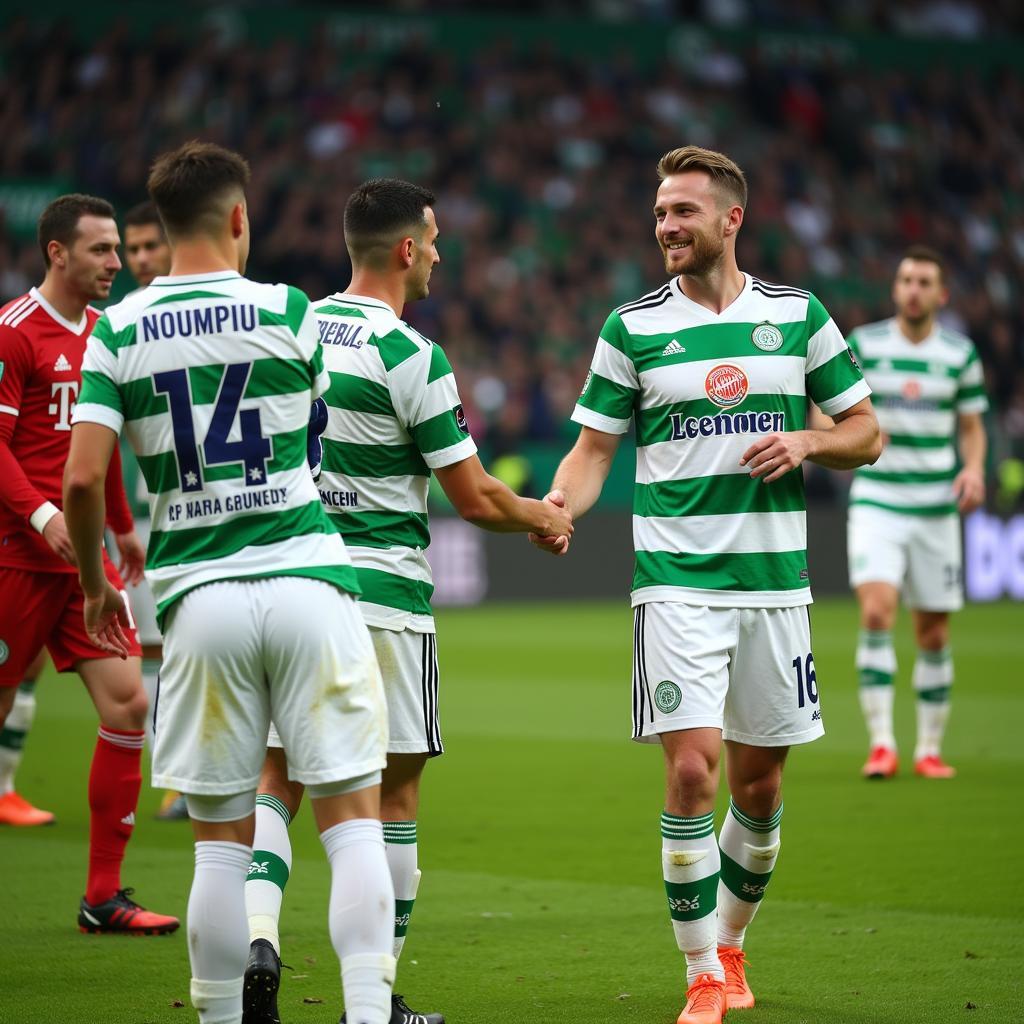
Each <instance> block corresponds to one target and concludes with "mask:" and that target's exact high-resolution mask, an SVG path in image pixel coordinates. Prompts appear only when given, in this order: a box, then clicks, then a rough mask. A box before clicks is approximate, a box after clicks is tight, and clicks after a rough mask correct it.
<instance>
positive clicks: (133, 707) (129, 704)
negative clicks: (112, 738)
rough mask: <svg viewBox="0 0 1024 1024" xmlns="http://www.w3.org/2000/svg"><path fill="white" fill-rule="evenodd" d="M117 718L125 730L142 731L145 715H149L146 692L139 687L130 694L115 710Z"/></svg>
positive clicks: (144, 724)
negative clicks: (123, 724)
mask: <svg viewBox="0 0 1024 1024" xmlns="http://www.w3.org/2000/svg"><path fill="white" fill-rule="evenodd" d="M117 712H118V715H119V717H120V718H121V719H122V720H123V721H124V723H125V728H127V729H144V728H145V726H146V715H148V714H149V699H148V698H147V697H146V691H145V690H144V689H143V688H142V687H141V686H140V687H139V688H138V689H137V690H135V691H134V692H133V693H131V694H130V695H129V696H128V697H127V698H126V699H125V700H124V701H122V702H121V703H120V704H119V705H118V708H117Z"/></svg>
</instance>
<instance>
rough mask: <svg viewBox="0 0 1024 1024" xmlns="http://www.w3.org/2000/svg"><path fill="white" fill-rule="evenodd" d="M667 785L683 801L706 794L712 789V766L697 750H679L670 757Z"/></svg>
mask: <svg viewBox="0 0 1024 1024" xmlns="http://www.w3.org/2000/svg"><path fill="white" fill-rule="evenodd" d="M669 785H670V786H672V787H674V789H675V791H676V793H677V794H678V795H679V796H680V797H681V798H682V802H684V803H687V802H689V800H690V799H692V798H695V797H703V796H706V795H707V794H708V793H711V792H713V790H714V769H713V766H712V765H710V764H709V763H708V760H707V758H706V757H704V755H703V754H701V753H700V752H699V751H695V750H686V751H681V752H679V753H678V754H677V755H676V756H675V757H674V758H673V759H672V763H671V765H670V771H669Z"/></svg>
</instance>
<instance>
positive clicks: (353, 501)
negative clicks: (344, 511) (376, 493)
mask: <svg viewBox="0 0 1024 1024" xmlns="http://www.w3.org/2000/svg"><path fill="white" fill-rule="evenodd" d="M320 501H321V502H322V503H323V504H324V505H326V506H327V507H328V508H354V507H355V506H357V505H358V504H359V495H358V493H357V492H356V491H325V490H323V489H321V490H320Z"/></svg>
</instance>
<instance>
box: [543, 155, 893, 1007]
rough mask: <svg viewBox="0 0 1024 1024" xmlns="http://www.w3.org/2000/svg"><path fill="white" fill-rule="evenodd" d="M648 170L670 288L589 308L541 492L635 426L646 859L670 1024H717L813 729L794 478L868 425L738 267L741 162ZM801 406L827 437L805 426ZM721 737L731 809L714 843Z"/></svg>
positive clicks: (837, 350)
mask: <svg viewBox="0 0 1024 1024" xmlns="http://www.w3.org/2000/svg"><path fill="white" fill-rule="evenodd" d="M658 175H659V177H660V178H661V186H660V187H659V189H658V194H657V198H656V200H655V205H654V217H655V237H656V239H657V241H658V244H659V246H660V248H661V251H662V255H663V257H664V260H665V269H666V270H667V271H668V273H669V274H670V275H672V276H671V280H669V281H668V282H667V283H666V284H664V285H663V286H662V287H661V288H659V289H657V290H656V291H654V292H651V293H650V294H649V295H645V296H644V297H643V298H641V299H638V300H637V301H636V302H631V303H627V304H626V305H625V306H622V307H620V308H619V309H617V310H616V311H615V312H613V313H612V314H611V316H609V317H608V320H607V322H606V323H605V326H604V329H603V330H602V332H601V336H600V338H599V340H598V342H597V350H596V353H595V355H594V360H593V363H592V366H591V371H590V374H589V375H588V377H587V381H586V384H585V386H584V388H583V394H582V395H581V396H580V399H579V403H578V404H577V406H576V410H575V412H574V413H573V417H572V418H573V419H574V420H575V421H576V422H577V423H581V424H582V425H583V429H582V431H581V433H580V438H579V440H578V441H577V443H576V445H575V447H574V448H573V449H572V451H571V452H570V453H569V454H568V455H567V456H566V458H565V459H564V460H563V462H562V464H561V466H560V467H559V469H558V472H557V474H556V475H555V482H554V484H553V490H552V492H551V494H549V495H548V498H549V500H552V501H554V502H555V503H556V504H563V503H564V505H565V506H566V508H567V509H568V510H569V511H570V512H571V513H572V515H573V519H574V520H575V519H576V517H578V516H580V515H582V514H583V513H585V512H586V511H587V510H588V509H589V508H590V507H591V506H592V505H593V504H594V502H595V501H596V500H597V497H598V495H599V494H600V491H601V487H602V485H603V483H604V481H605V478H606V477H607V475H608V470H609V468H610V466H611V462H612V458H613V456H614V454H615V451H616V449H617V448H618V444H619V440H620V438H621V436H622V435H623V434H624V433H625V432H626V431H627V430H628V429H629V423H630V420H631V419H634V418H635V420H636V436H637V442H636V443H637V467H636V490H635V498H634V510H633V511H634V517H633V524H634V526H633V535H634V543H635V547H636V573H635V576H634V581H633V595H632V603H633V606H634V608H635V632H634V668H633V738H634V739H636V740H639V741H641V742H648V743H657V742H660V743H661V745H662V748H663V749H664V752H665V762H666V774H667V786H666V795H665V811H664V814H663V815H662V818H661V832H662V865H663V870H664V879H665V887H666V890H667V892H668V903H669V913H670V915H671V918H672V926H673V929H674V931H675V936H676V941H677V943H678V945H679V948H680V949H681V950H682V951H683V953H684V954H685V956H686V972H687V983H688V986H689V987H688V990H687V1002H686V1006H685V1008H684V1009H683V1011H682V1013H681V1014H680V1016H679V1024H718V1022H720V1021H721V1019H722V1017H723V1015H724V1014H725V1011H726V1009H727V1006H728V1007H732V1008H737V1009H738V1008H742V1007H749V1006H753V1005H754V997H753V995H752V993H751V991H750V988H749V987H748V986H747V983H746V978H745V972H744V955H743V949H742V947H743V940H744V933H745V931H746V927H747V925H748V924H750V922H751V920H752V919H753V917H754V914H755V912H756V910H757V907H758V905H759V902H760V900H761V898H762V896H763V895H764V892H765V889H766V888H767V885H768V881H769V879H770V878H771V873H772V870H773V869H774V867H775V861H776V858H777V856H778V852H779V835H780V822H781V819H782V769H783V764H784V763H785V760H786V754H787V752H788V750H789V747H790V746H791V745H792V744H796V743H807V742H809V741H811V740H814V739H817V738H818V737H819V736H820V735H821V734H822V732H823V728H822V722H821V713H820V710H819V706H818V692H817V687H816V675H815V672H814V659H813V657H812V654H811V637H810V626H809V622H808V616H807V605H808V604H810V602H811V594H810V584H809V579H808V572H807V553H806V546H807V545H806V525H805V514H804V509H805V504H804V489H803V476H802V474H801V473H800V472H794V471H795V470H798V469H799V466H800V464H801V463H802V462H803V461H804V460H805V459H810V460H812V461H814V462H817V463H819V464H821V465H825V466H832V467H837V468H843V467H845V468H852V467H854V466H859V465H862V464H863V463H865V462H870V461H872V460H874V459H875V458H877V457H878V451H879V441H878V425H877V423H876V421H875V417H874V414H873V413H872V411H871V403H870V401H869V399H868V397H867V396H868V393H869V392H868V387H867V385H866V384H865V383H864V380H863V378H862V377H861V374H860V372H859V370H858V369H857V366H856V364H855V363H854V362H853V360H852V358H851V356H850V352H849V350H848V349H847V347H846V344H845V343H844V341H843V338H842V335H841V334H840V333H839V330H838V328H837V327H836V325H835V324H834V323H833V321H832V320H831V318H830V317H829V315H828V313H827V312H826V311H825V309H824V308H823V307H822V305H821V303H820V302H818V300H817V299H816V298H815V297H814V296H813V295H810V294H809V293H808V292H805V291H801V290H800V289H798V288H790V287H785V286H782V285H774V284H766V283H765V282H763V281H759V280H758V279H757V278H755V277H752V276H751V275H750V274H744V273H742V272H741V271H740V270H739V268H738V267H737V265H736V235H737V233H738V232H739V230H740V227H741V225H742V223H743V216H744V208H745V207H746V202H747V186H746V181H745V179H744V176H743V172H742V171H741V170H740V169H739V167H737V166H736V164H735V163H733V161H732V160H730V159H729V158H728V157H726V156H723V155H722V154H721V153H715V152H712V151H710V150H705V149H700V148H698V147H696V146H687V147H685V148H682V149H677V150H673V151H672V152H669V153H666V154H665V156H663V157H662V159H661V161H660V163H659V164H658ZM808 396H810V397H811V398H813V399H814V400H815V401H816V402H817V403H818V404H819V405H821V406H823V408H824V409H826V410H827V411H828V413H829V414H830V415H832V416H833V417H835V419H836V425H835V426H834V427H833V428H832V429H831V430H806V429H804V426H805V414H806V403H807V398H808ZM533 540H534V543H536V544H538V545H539V546H541V547H543V548H546V549H547V550H549V551H551V552H552V553H554V554H563V553H565V551H566V550H567V549H568V546H569V542H568V540H567V539H566V538H553V537H548V538H541V537H537V538H533ZM723 738H724V740H725V745H726V774H727V778H728V784H729V792H730V794H731V797H732V800H731V803H730V808H729V812H728V814H727V815H726V819H725V823H724V825H723V826H722V830H721V834H720V837H719V839H718V841H717V842H716V840H715V831H714V806H715V794H716V791H717V789H718V778H719V759H720V755H721V746H722V740H723Z"/></svg>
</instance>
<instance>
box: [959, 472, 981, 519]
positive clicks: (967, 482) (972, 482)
mask: <svg viewBox="0 0 1024 1024" xmlns="http://www.w3.org/2000/svg"><path fill="white" fill-rule="evenodd" d="M953 493H954V494H955V495H956V497H957V508H959V509H960V514H961V515H967V513H968V512H973V511H974V510H975V509H976V508H977V507H978V506H979V505H981V503H982V502H983V501H984V500H985V477H984V475H983V474H982V473H981V472H980V471H979V470H977V469H974V468H973V467H971V466H964V468H963V469H961V470H960V472H959V473H957V475H956V479H955V480H954V481H953Z"/></svg>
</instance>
